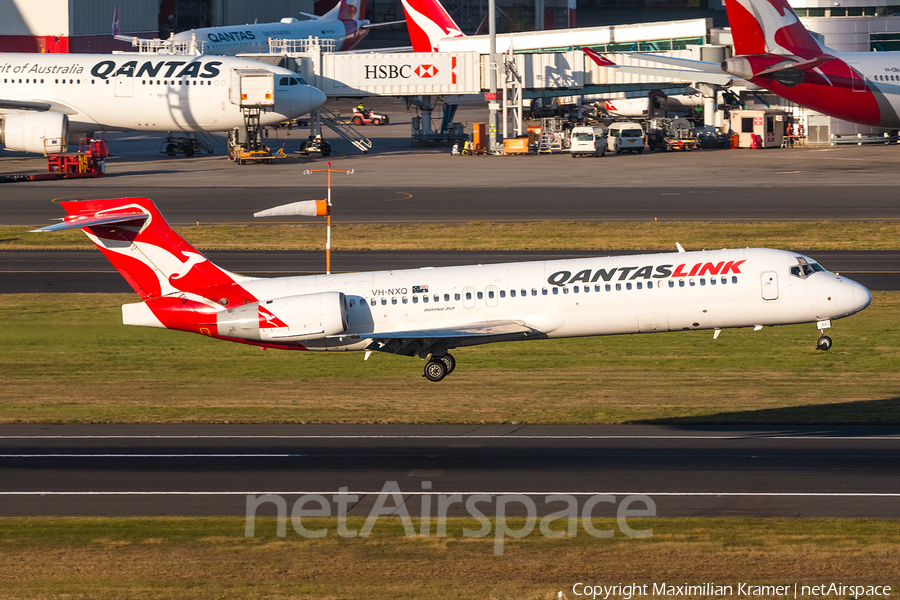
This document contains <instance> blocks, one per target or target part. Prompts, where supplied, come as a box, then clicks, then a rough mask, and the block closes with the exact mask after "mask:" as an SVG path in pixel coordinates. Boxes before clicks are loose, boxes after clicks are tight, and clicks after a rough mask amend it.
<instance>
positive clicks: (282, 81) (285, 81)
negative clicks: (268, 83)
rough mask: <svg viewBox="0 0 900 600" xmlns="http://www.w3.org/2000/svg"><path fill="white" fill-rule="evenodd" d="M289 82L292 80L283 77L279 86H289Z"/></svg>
mask: <svg viewBox="0 0 900 600" xmlns="http://www.w3.org/2000/svg"><path fill="white" fill-rule="evenodd" d="M288 80H290V77H282V78H281V80H280V81H279V82H278V85H288Z"/></svg>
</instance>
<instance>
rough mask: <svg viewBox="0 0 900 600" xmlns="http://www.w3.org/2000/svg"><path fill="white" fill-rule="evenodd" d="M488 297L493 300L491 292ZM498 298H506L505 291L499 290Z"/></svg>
mask: <svg viewBox="0 0 900 600" xmlns="http://www.w3.org/2000/svg"><path fill="white" fill-rule="evenodd" d="M490 296H491V298H493V297H494V292H491V293H490ZM500 297H501V298H506V290H500Z"/></svg>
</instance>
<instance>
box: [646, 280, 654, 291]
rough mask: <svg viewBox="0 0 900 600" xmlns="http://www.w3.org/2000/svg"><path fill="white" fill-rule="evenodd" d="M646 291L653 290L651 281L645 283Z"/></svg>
mask: <svg viewBox="0 0 900 600" xmlns="http://www.w3.org/2000/svg"><path fill="white" fill-rule="evenodd" d="M647 289H648V290H652V289H653V282H652V281H648V282H647Z"/></svg>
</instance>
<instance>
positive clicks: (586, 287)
mask: <svg viewBox="0 0 900 600" xmlns="http://www.w3.org/2000/svg"><path fill="white" fill-rule="evenodd" d="M589 291H591V286H589V285H586V286H584V293H585V294H586V293H588V292H589Z"/></svg>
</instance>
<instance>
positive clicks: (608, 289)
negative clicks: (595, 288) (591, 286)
mask: <svg viewBox="0 0 900 600" xmlns="http://www.w3.org/2000/svg"><path fill="white" fill-rule="evenodd" d="M611 289H612V288H611V287H610V285H609V284H608V283H607V284H606V291H607V292H608V291H610V290H611Z"/></svg>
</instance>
